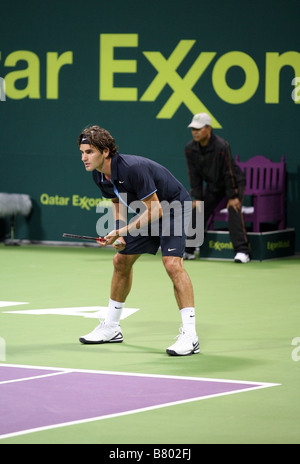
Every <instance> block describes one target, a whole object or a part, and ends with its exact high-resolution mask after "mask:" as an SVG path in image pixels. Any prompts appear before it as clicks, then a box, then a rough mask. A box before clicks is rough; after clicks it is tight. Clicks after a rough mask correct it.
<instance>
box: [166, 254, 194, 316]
mask: <svg viewBox="0 0 300 464" xmlns="http://www.w3.org/2000/svg"><path fill="white" fill-rule="evenodd" d="M163 263H164V266H165V269H166V271H167V273H168V275H169V277H170V279H171V280H172V282H173V285H174V293H175V298H176V301H177V304H178V307H179V309H182V308H186V307H194V290H193V286H192V282H191V279H190V277H189V275H188V273H187V272H186V270H185V269H184V266H183V259H182V258H180V257H178V256H163Z"/></svg>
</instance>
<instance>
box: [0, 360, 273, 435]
mask: <svg viewBox="0 0 300 464" xmlns="http://www.w3.org/2000/svg"><path fill="white" fill-rule="evenodd" d="M2 366H4V367H15V368H23V369H40V370H43V369H44V370H55V371H60V372H59V373H60V374H67V373H71V372H83V373H92V374H109V375H125V376H136V377H156V378H166V379H181V380H195V381H197V380H198V381H202V382H203V381H207V382H211V381H213V382H226V383H232V384H247V385H249V388H244V389H243V388H241V389H239V390H234V391H231V392H225V393H215V394H211V395H205V396H200V397H197V398H189V399H186V400H179V401H173V402H170V403H164V404H159V405H156V406H148V407H144V408H139V409H134V410H131V411H125V412H120V413H115V414H108V415H105V416H96V417H91V418H88V419H80V420H75V421H70V422H62V423H60V424H53V425H47V426H43V427H37V428H33V429H26V430H21V431H18V432H13V433H8V434H4V435H0V440H4V439H5V438H13V437H17V436H20V435H26V434H29V433H36V432H44V431H46V430H52V429H58V428H62V427H68V426H72V425H78V424H86V423H89V422H96V421H100V420H105V419H112V418H115V417H122V416H129V415H132V414H138V413H140V412H147V411H153V410H155V409H161V408H166V407H169V406H176V405H179V404H186V403H191V402H195V401H201V400H205V399H210V398H217V397H220V396H228V395H234V394H236V393H243V392H249V391H254V390H261V389H263V388H269V387H277V386H280V385H281V384H278V383H266V382H250V381H249V382H248V381H246V380H226V379H213V378H206V377H185V376H184V377H181V376H173V375H158V374H141V373H130V372H111V371H94V370H90V369H69V368H60V367H45V366H29V365H21V364H0V367H2ZM56 374H58V373H57V372H56ZM49 375H52V374H47V375H45V376H41V377H47V376H49ZM53 375H55V374H53ZM35 378H37V377H35ZM251 385H252V386H251Z"/></svg>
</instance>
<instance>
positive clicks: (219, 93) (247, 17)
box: [0, 0, 300, 251]
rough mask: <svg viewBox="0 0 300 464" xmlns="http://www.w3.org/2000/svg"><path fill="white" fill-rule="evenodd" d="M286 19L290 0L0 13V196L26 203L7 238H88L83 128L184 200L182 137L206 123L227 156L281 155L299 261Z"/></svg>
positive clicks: (79, 5) (294, 102)
mask: <svg viewBox="0 0 300 464" xmlns="http://www.w3.org/2000/svg"><path fill="white" fill-rule="evenodd" d="M298 13H299V5H298V2H296V1H293V0H285V1H283V0H282V1H280V0H275V1H274V0H273V1H269V0H263V1H256V0H254V1H244V2H240V1H236V0H232V1H223V0H215V1H209V0H208V1H202V0H198V1H191V0H185V1H179V0H173V1H168V0H160V1H148V0H140V1H133V0H128V1H124V0H122V1H121V0H114V1H111V2H107V1H101V0H86V1H79V0H73V1H69V0H60V1H58V0H52V1H38V0H29V1H27V2H24V1H18V0H12V1H10V2H5V3H4V4H3V5H1V14H0V19H1V28H0V78H2V81H1V82H2V87H1V86H0V88H2V92H1V95H0V97H1V99H0V131H1V132H0V133H1V144H0V192H8V193H27V194H29V195H30V196H31V198H32V201H33V212H32V214H31V216H30V217H29V218H27V219H26V220H24V219H23V218H18V219H17V225H16V234H17V237H18V238H26V239H31V240H60V239H61V235H62V233H63V232H74V233H84V234H95V232H96V222H97V220H98V217H99V215H98V214H97V213H96V208H95V204H96V200H97V199H99V192H98V190H97V188H96V186H95V185H94V184H93V182H92V180H91V175H90V174H88V173H86V172H85V170H84V167H83V166H82V163H81V161H80V153H79V150H78V147H77V143H76V141H77V136H78V134H79V133H80V131H81V129H82V128H83V127H85V126H86V125H89V124H99V125H101V126H103V127H105V128H106V129H108V130H109V131H110V132H111V133H112V134H113V135H114V137H115V138H116V141H117V143H118V145H119V147H120V151H121V152H122V153H131V154H139V155H142V156H147V157H149V158H152V159H154V160H156V161H158V162H160V163H162V164H164V165H165V166H166V167H168V168H169V169H170V170H171V171H172V172H173V173H174V174H175V176H177V177H178V178H179V180H181V181H182V182H183V184H184V185H185V186H186V187H187V188H189V187H188V178H187V173H186V165H185V159H184V146H185V144H186V143H187V141H188V140H189V139H190V138H191V135H190V132H189V130H188V129H187V125H188V124H189V123H190V121H191V118H192V115H193V113H197V112H201V111H207V112H209V113H210V114H211V115H212V117H213V121H214V130H215V132H216V133H217V134H219V135H220V136H222V137H224V138H226V139H227V140H228V141H229V142H230V144H231V148H232V152H233V155H235V154H239V155H240V158H241V159H242V160H246V159H248V158H250V157H252V156H255V155H258V154H260V155H264V156H267V157H269V158H271V159H272V160H273V161H279V160H280V158H281V156H282V155H285V157H286V164H287V172H288V185H287V218H288V226H289V227H295V228H296V231H297V236H296V248H297V251H300V235H299V232H298V231H299V230H300V215H299V204H300V199H299V182H300V167H299V166H300V152H299V148H298V135H299V113H300V105H299V104H298V103H300V91H299V92H298V87H299V86H300V41H299V14H298ZM297 78H298V79H297ZM292 81H293V82H294V84H293V85H292ZM3 82H5V95H4V91H3V89H4V85H3Z"/></svg>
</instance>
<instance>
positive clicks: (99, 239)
mask: <svg viewBox="0 0 300 464" xmlns="http://www.w3.org/2000/svg"><path fill="white" fill-rule="evenodd" d="M63 237H65V238H78V239H81V240H90V241H92V242H97V243H99V244H103V245H104V244H105V243H106V240H105V238H102V237H91V236H90V235H76V234H63ZM114 245H116V246H118V245H123V243H122V242H121V240H119V239H117V240H116V241H115V242H114Z"/></svg>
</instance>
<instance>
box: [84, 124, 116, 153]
mask: <svg viewBox="0 0 300 464" xmlns="http://www.w3.org/2000/svg"><path fill="white" fill-rule="evenodd" d="M83 141H84V143H89V145H93V146H94V147H96V148H98V150H100V151H101V153H102V152H103V150H105V149H106V148H108V149H109V158H112V157H113V156H115V155H116V154H117V152H118V147H117V145H116V143H115V139H114V138H113V137H112V135H111V134H110V133H109V132H108V131H107V130H106V129H103V128H102V127H99V126H90V127H86V128H85V129H84V130H83V131H82V132H81V134H80V135H79V137H78V145H81V144H82V143H83Z"/></svg>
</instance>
